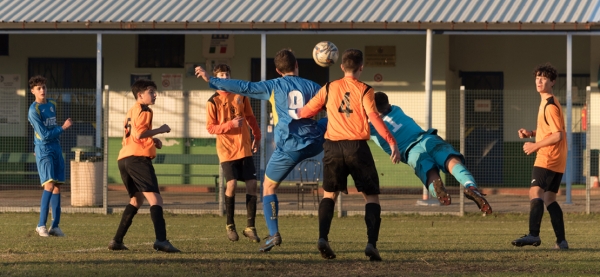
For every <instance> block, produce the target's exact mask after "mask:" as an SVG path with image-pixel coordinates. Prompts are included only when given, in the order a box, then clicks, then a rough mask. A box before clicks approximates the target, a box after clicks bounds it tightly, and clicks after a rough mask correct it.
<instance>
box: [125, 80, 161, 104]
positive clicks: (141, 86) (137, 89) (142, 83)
mask: <svg viewBox="0 0 600 277" xmlns="http://www.w3.org/2000/svg"><path fill="white" fill-rule="evenodd" d="M149 87H153V88H154V89H157V87H156V83H154V81H152V80H148V79H145V78H141V79H137V80H136V81H135V82H134V83H133V85H132V86H131V92H133V97H135V99H137V96H138V93H141V92H144V91H145V90H147V89H148V88H149Z"/></svg>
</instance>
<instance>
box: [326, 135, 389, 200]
mask: <svg viewBox="0 0 600 277" xmlns="http://www.w3.org/2000/svg"><path fill="white" fill-rule="evenodd" d="M323 150H324V151H325V154H324V155H323V189H324V190H325V191H327V192H337V191H341V192H343V193H348V175H352V179H353V180H354V184H355V186H356V190H358V191H359V192H363V193H365V194H367V195H374V194H379V193H380V192H379V176H378V175H377V169H376V168H375V161H374V160H373V155H372V154H371V149H369V145H368V144H367V141H365V140H342V141H330V140H325V143H324V144H323Z"/></svg>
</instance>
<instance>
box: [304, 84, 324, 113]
mask: <svg viewBox="0 0 600 277" xmlns="http://www.w3.org/2000/svg"><path fill="white" fill-rule="evenodd" d="M326 97H327V88H326V87H322V88H321V89H319V91H318V92H317V94H316V95H315V96H314V97H313V98H312V99H310V101H308V103H306V105H304V107H303V108H302V110H301V111H300V113H299V114H298V117H299V118H311V117H313V116H315V115H317V113H319V111H321V109H322V108H323V105H325V99H326Z"/></svg>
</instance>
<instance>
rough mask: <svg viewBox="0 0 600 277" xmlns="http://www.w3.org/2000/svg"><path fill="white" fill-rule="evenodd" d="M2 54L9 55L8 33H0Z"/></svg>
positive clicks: (0, 54)
mask: <svg viewBox="0 0 600 277" xmlns="http://www.w3.org/2000/svg"><path fill="white" fill-rule="evenodd" d="M0 56H8V35H0Z"/></svg>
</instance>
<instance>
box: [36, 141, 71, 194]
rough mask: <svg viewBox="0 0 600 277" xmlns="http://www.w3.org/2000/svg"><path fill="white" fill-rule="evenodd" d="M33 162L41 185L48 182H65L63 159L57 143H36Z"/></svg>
mask: <svg viewBox="0 0 600 277" xmlns="http://www.w3.org/2000/svg"><path fill="white" fill-rule="evenodd" d="M35 162H36V164H37V169H38V172H39V174H40V183H41V184H42V186H43V185H44V184H46V183H48V182H55V183H64V182H65V159H64V158H63V155H62V149H61V147H60V145H59V144H49V145H36V146H35Z"/></svg>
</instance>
